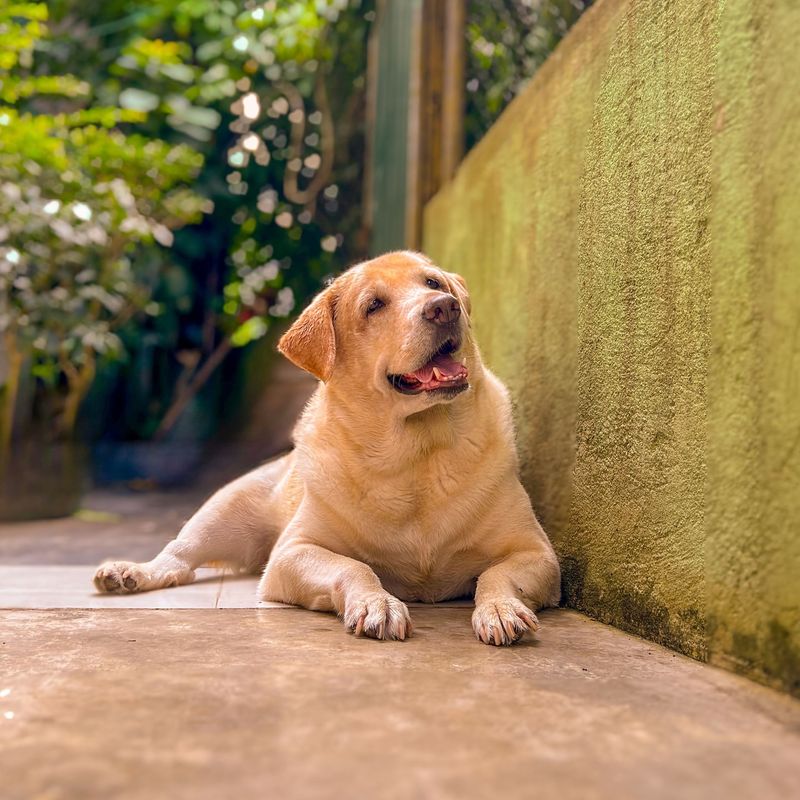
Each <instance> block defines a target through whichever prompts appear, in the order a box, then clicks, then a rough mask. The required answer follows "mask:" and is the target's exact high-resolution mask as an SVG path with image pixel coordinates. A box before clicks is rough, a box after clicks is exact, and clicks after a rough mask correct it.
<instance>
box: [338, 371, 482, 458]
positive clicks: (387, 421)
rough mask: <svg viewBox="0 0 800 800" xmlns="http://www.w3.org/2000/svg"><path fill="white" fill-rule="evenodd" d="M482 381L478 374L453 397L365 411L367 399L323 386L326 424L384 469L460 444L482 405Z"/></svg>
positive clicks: (355, 449)
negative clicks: (426, 404)
mask: <svg viewBox="0 0 800 800" xmlns="http://www.w3.org/2000/svg"><path fill="white" fill-rule="evenodd" d="M482 383H483V381H482V380H481V376H479V375H475V379H474V380H473V381H471V386H470V388H469V389H468V390H467V391H466V392H464V393H463V394H462V395H459V396H458V397H456V398H455V399H454V400H452V401H450V402H446V403H437V404H436V405H432V406H429V407H428V408H425V409H421V410H418V411H413V412H410V413H409V412H404V411H403V410H402V407H400V408H399V409H398V407H397V406H395V407H394V408H392V407H391V406H389V407H388V408H387V409H385V410H376V412H375V413H374V414H370V415H368V416H365V415H364V407H365V403H364V399H363V397H359V398H354V397H353V396H352V393H351V392H341V391H337V388H336V387H335V386H325V387H323V388H322V391H323V392H325V393H326V394H327V399H328V403H327V404H326V405H327V407H328V413H327V414H326V416H325V420H324V423H323V424H324V427H325V428H326V429H327V431H328V434H329V435H330V437H331V439H333V440H339V441H340V440H342V439H345V440H347V441H349V442H350V443H351V444H353V445H354V446H355V447H354V448H353V449H354V451H356V452H359V453H361V454H363V457H364V459H365V460H367V461H369V462H370V463H371V464H373V465H374V467H375V468H376V469H380V468H381V465H382V464H386V465H390V464H398V463H400V462H403V461H408V460H410V461H415V460H418V459H420V458H425V457H426V456H429V455H431V454H432V453H434V452H438V451H441V450H443V449H447V448H452V447H456V446H457V444H458V442H459V440H460V439H461V437H463V436H465V435H467V434H468V433H469V432H470V429H471V427H472V426H474V420H475V412H476V408H478V407H480V406H481V405H482V400H483V398H482V393H483V386H482Z"/></svg>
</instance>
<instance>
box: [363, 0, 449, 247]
mask: <svg viewBox="0 0 800 800" xmlns="http://www.w3.org/2000/svg"><path fill="white" fill-rule="evenodd" d="M375 25H376V31H375V33H374V41H375V51H374V52H373V54H372V57H371V59H370V65H369V76H368V79H369V81H370V92H372V93H373V98H374V99H373V102H372V103H371V108H370V113H369V115H368V116H369V117H370V118H371V119H368V125H369V136H370V145H369V153H370V164H369V165H368V167H367V169H368V172H369V176H370V177H369V191H368V193H367V197H366V198H365V199H366V202H367V209H366V211H365V213H366V215H367V216H366V219H367V220H369V221H370V222H371V226H372V237H371V247H370V250H371V252H373V253H380V252H385V251H386V250H391V249H396V248H400V247H410V248H417V247H419V245H420V241H421V238H422V211H423V208H424V206H425V203H426V202H427V201H428V200H429V199H430V198H431V197H432V196H433V195H434V194H435V193H436V192H437V191H438V190H439V189H440V188H441V186H443V185H444V184H445V183H446V182H447V181H448V180H449V179H450V178H451V177H452V176H453V175H454V173H455V171H456V168H457V167H458V163H459V162H460V160H461V157H462V155H463V148H464V60H465V59H464V57H465V30H464V25H465V3H464V0H379V2H378V8H377V18H376V22H375Z"/></svg>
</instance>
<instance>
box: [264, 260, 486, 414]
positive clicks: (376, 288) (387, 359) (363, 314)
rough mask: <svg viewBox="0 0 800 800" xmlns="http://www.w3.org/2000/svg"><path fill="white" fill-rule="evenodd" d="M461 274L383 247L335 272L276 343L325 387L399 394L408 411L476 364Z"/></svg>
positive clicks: (458, 386) (441, 394)
mask: <svg viewBox="0 0 800 800" xmlns="http://www.w3.org/2000/svg"><path fill="white" fill-rule="evenodd" d="M469 312H470V304H469V295H468V293H467V287H466V284H465V283H464V279H463V278H461V277H460V276H459V275H455V274H454V273H451V272H444V271H443V270H441V269H439V268H438V267H437V266H435V265H434V264H433V263H432V262H431V261H430V260H429V259H427V258H426V257H425V256H422V255H420V254H418V253H411V252H405V251H404V252H396V253H388V254H387V255H384V256H380V257H379V258H375V259H373V260H371V261H367V262H365V263H363V264H359V265H357V266H355V267H352V268H351V269H349V270H347V272H345V273H343V274H342V275H340V276H339V277H338V278H337V279H336V280H335V281H334V282H333V283H332V284H331V285H330V286H329V287H328V288H327V289H325V290H324V291H323V292H321V293H320V294H319V295H317V297H316V298H315V299H314V301H313V302H312V303H311V305H309V306H308V308H306V310H305V311H303V313H302V314H301V315H300V316H299V317H298V319H297V321H296V322H295V323H294V325H292V327H291V328H290V329H289V330H288V331H287V332H286V334H284V336H283V337H282V338H281V340H280V342H279V344H278V349H279V350H280V351H281V352H282V353H283V354H284V355H285V356H286V357H287V358H288V359H289V360H290V361H292V362H294V363H295V364H297V366H299V367H302V368H303V369H305V370H307V371H308V372H310V373H312V374H313V375H315V376H316V377H317V378H319V379H320V380H322V381H324V382H325V383H328V384H330V385H331V386H332V387H333V386H336V387H337V388H339V387H341V388H342V389H344V390H347V391H349V392H351V393H352V394H356V395H359V396H363V395H365V394H370V395H374V394H375V393H378V394H380V395H383V396H385V397H389V398H393V399H399V398H403V399H404V403H405V405H406V406H408V407H409V411H411V412H413V411H415V410H417V409H422V408H425V407H427V406H430V405H432V404H435V403H442V402H446V401H449V400H452V399H454V398H455V397H457V396H458V395H460V394H461V393H462V392H464V391H465V390H467V389H469V372H470V370H471V369H477V368H479V365H478V364H477V358H476V353H475V348H474V344H473V342H472V338H471V333H470V328H469Z"/></svg>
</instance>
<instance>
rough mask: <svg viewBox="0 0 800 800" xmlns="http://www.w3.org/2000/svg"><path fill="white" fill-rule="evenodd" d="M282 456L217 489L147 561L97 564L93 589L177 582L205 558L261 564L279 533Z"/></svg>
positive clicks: (248, 566)
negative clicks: (159, 550) (277, 509)
mask: <svg viewBox="0 0 800 800" xmlns="http://www.w3.org/2000/svg"><path fill="white" fill-rule="evenodd" d="M287 458H288V457H287ZM285 461H286V458H284V459H280V460H279V461H274V462H271V463H269V464H265V465H264V466H262V467H259V468H257V469H255V470H253V471H252V472H249V473H247V474H246V475H243V476H242V477H241V478H238V479H237V480H235V481H233V482H231V483H229V484H228V485H227V486H225V487H223V488H222V489H220V490H219V491H218V492H217V493H216V494H214V495H213V496H212V497H211V498H210V499H209V500H208V501H206V503H204V504H203V506H202V507H201V508H200V509H199V510H198V511H197V512H196V513H195V514H194V516H192V518H191V519H190V520H189V521H188V522H187V523H186V524H185V525H184V526H183V528H182V529H181V532H180V533H179V534H178V536H177V538H175V539H173V540H172V541H171V542H169V543H168V544H167V545H166V547H164V549H163V550H162V551H161V552H160V553H159V554H158V555H157V556H156V557H155V558H153V559H152V560H151V561H146V562H143V563H136V562H132V561H109V562H106V563H105V564H102V565H100V567H99V568H98V569H97V571H96V572H95V575H94V585H95V587H96V588H97V590H98V591H100V592H117V593H120V594H124V593H128V592H143V591H148V590H151V589H162V588H164V587H167V586H180V585H182V584H185V583H191V582H192V581H193V580H194V578H195V569H197V567H199V566H201V565H202V564H208V563H222V564H225V565H228V566H232V567H234V568H238V569H244V570H248V571H256V570H257V569H259V568H260V567H263V566H264V564H265V563H266V561H267V558H268V557H269V552H270V550H271V549H272V545H273V544H274V543H275V540H276V539H277V537H278V534H279V533H280V522H279V520H278V519H276V517H277V516H279V514H276V506H277V505H278V503H279V499H278V498H276V493H277V492H276V490H277V488H278V486H277V485H278V484H279V483H280V480H281V478H282V476H283V473H285V472H286V467H287V464H286V463H282V462H285Z"/></svg>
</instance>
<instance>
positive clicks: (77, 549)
mask: <svg viewBox="0 0 800 800" xmlns="http://www.w3.org/2000/svg"><path fill="white" fill-rule="evenodd" d="M197 501H198V496H197V494H196V493H194V494H192V493H189V494H176V493H169V494H167V493H164V494H155V495H149V496H139V495H127V494H115V493H108V492H106V493H99V494H94V495H91V496H90V497H89V499H88V501H87V504H88V506H89V510H90V512H91V513H89V514H88V515H87V514H84V515H83V516H82V518H81V519H77V520H62V521H53V522H46V523H25V524H24V525H13V526H8V525H7V526H1V527H0V608H3V609H5V610H0V797H2V800H17V799H18V798H19V800H22V798H25V800H28V798H47V799H48V800H61V799H64V800H72V799H73V798H74V799H75V800H84V799H85V798H94V797H103V798H109V797H113V798H145V797H148V798H161V797H164V798H166V797H169V798H192V800H201V799H202V798H215V800H216V799H217V798H234V797H242V798H247V797H277V798H281V800H283V799H284V798H286V799H287V800H293V799H294V798H350V797H359V798H360V797H365V798H398V799H400V798H402V799H403V800H405V798H422V799H427V798H473V797H474V798H484V797H492V796H502V797H510V798H517V797H519V798H528V797H552V796H558V797H559V798H581V800H584V799H590V798H662V797H663V798H671V799H672V798H695V797H697V798H701V797H702V798H707V797H715V796H718V797H724V798H726V800H727V799H730V798H747V799H748V800H749V799H750V798H758V800H762V799H763V800H768V798H780V799H781V800H786V798H789V797H798V796H800V703H797V702H796V701H793V700H790V699H789V698H786V697H784V696H782V695H779V694H777V693H775V692H772V691H770V690H768V689H764V688H762V687H759V686H756V685H754V684H752V683H750V682H748V681H746V680H744V679H742V678H739V677H737V676H734V675H731V674H728V673H725V672H722V671H720V670H717V669H714V668H712V667H709V666H706V665H703V664H699V663H696V662H694V661H691V660H689V659H686V658H683V657H682V656H678V655H676V654H674V653H672V652H670V651H668V650H665V649H663V648H660V647H658V646H656V645H653V644H650V643H648V642H646V641H643V640H641V639H637V638H635V637H632V636H629V635H627V634H624V633H621V632H619V631H617V630H615V629H613V628H610V627H607V626H604V625H601V624H599V623H596V622H593V621H591V620H589V619H587V618H585V617H583V616H581V615H579V614H577V613H575V612H572V611H566V610H553V611H546V612H543V613H542V614H541V621H542V630H541V632H540V633H539V634H538V636H537V637H536V638H535V639H531V640H529V641H526V642H523V643H522V644H520V645H517V646H515V647H513V648H503V649H496V648H491V647H487V646H485V645H481V644H479V643H478V642H477V641H476V640H475V638H474V636H473V634H472V631H471V628H470V624H469V617H470V609H469V608H468V607H463V605H462V606H458V605H455V606H453V605H445V606H443V607H436V608H431V607H420V606H414V607H412V609H411V613H412V617H413V619H414V622H415V635H414V637H413V638H411V639H410V640H408V641H406V642H386V643H379V642H375V641H372V640H366V639H355V638H354V637H352V636H348V635H346V634H345V633H344V632H343V629H342V627H341V625H340V623H339V622H338V621H337V620H336V619H335V618H334V617H332V616H330V615H325V614H318V613H312V612H307V611H303V610H299V609H293V608H287V607H281V606H277V605H275V604H273V605H272V606H271V607H257V606H258V604H257V602H256V600H255V593H254V589H255V579H254V578H252V577H245V578H236V579H233V578H232V576H230V575H228V576H224V577H222V576H220V575H219V574H218V573H215V572H212V571H208V572H205V573H203V574H202V576H201V580H199V581H198V582H197V583H196V584H194V585H193V586H186V587H180V588H178V589H172V590H165V591H163V592H154V593H151V594H150V595H141V596H135V597H116V596H114V597H108V596H102V597H101V596H97V595H95V594H94V592H93V589H92V587H91V584H90V580H91V575H92V572H93V569H94V567H93V565H94V564H95V563H96V562H97V561H99V560H101V559H102V558H105V557H107V556H114V557H117V556H126V555H127V556H132V557H149V556H150V555H151V554H152V553H153V552H154V548H157V547H158V546H159V544H160V543H161V542H162V541H164V540H166V539H167V538H169V537H170V536H171V535H173V534H174V531H175V529H176V526H177V525H179V523H180V519H181V518H182V517H183V516H185V514H186V513H189V512H190V511H191V509H192V508H193V506H194V505H195V504H196V502H197Z"/></svg>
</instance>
